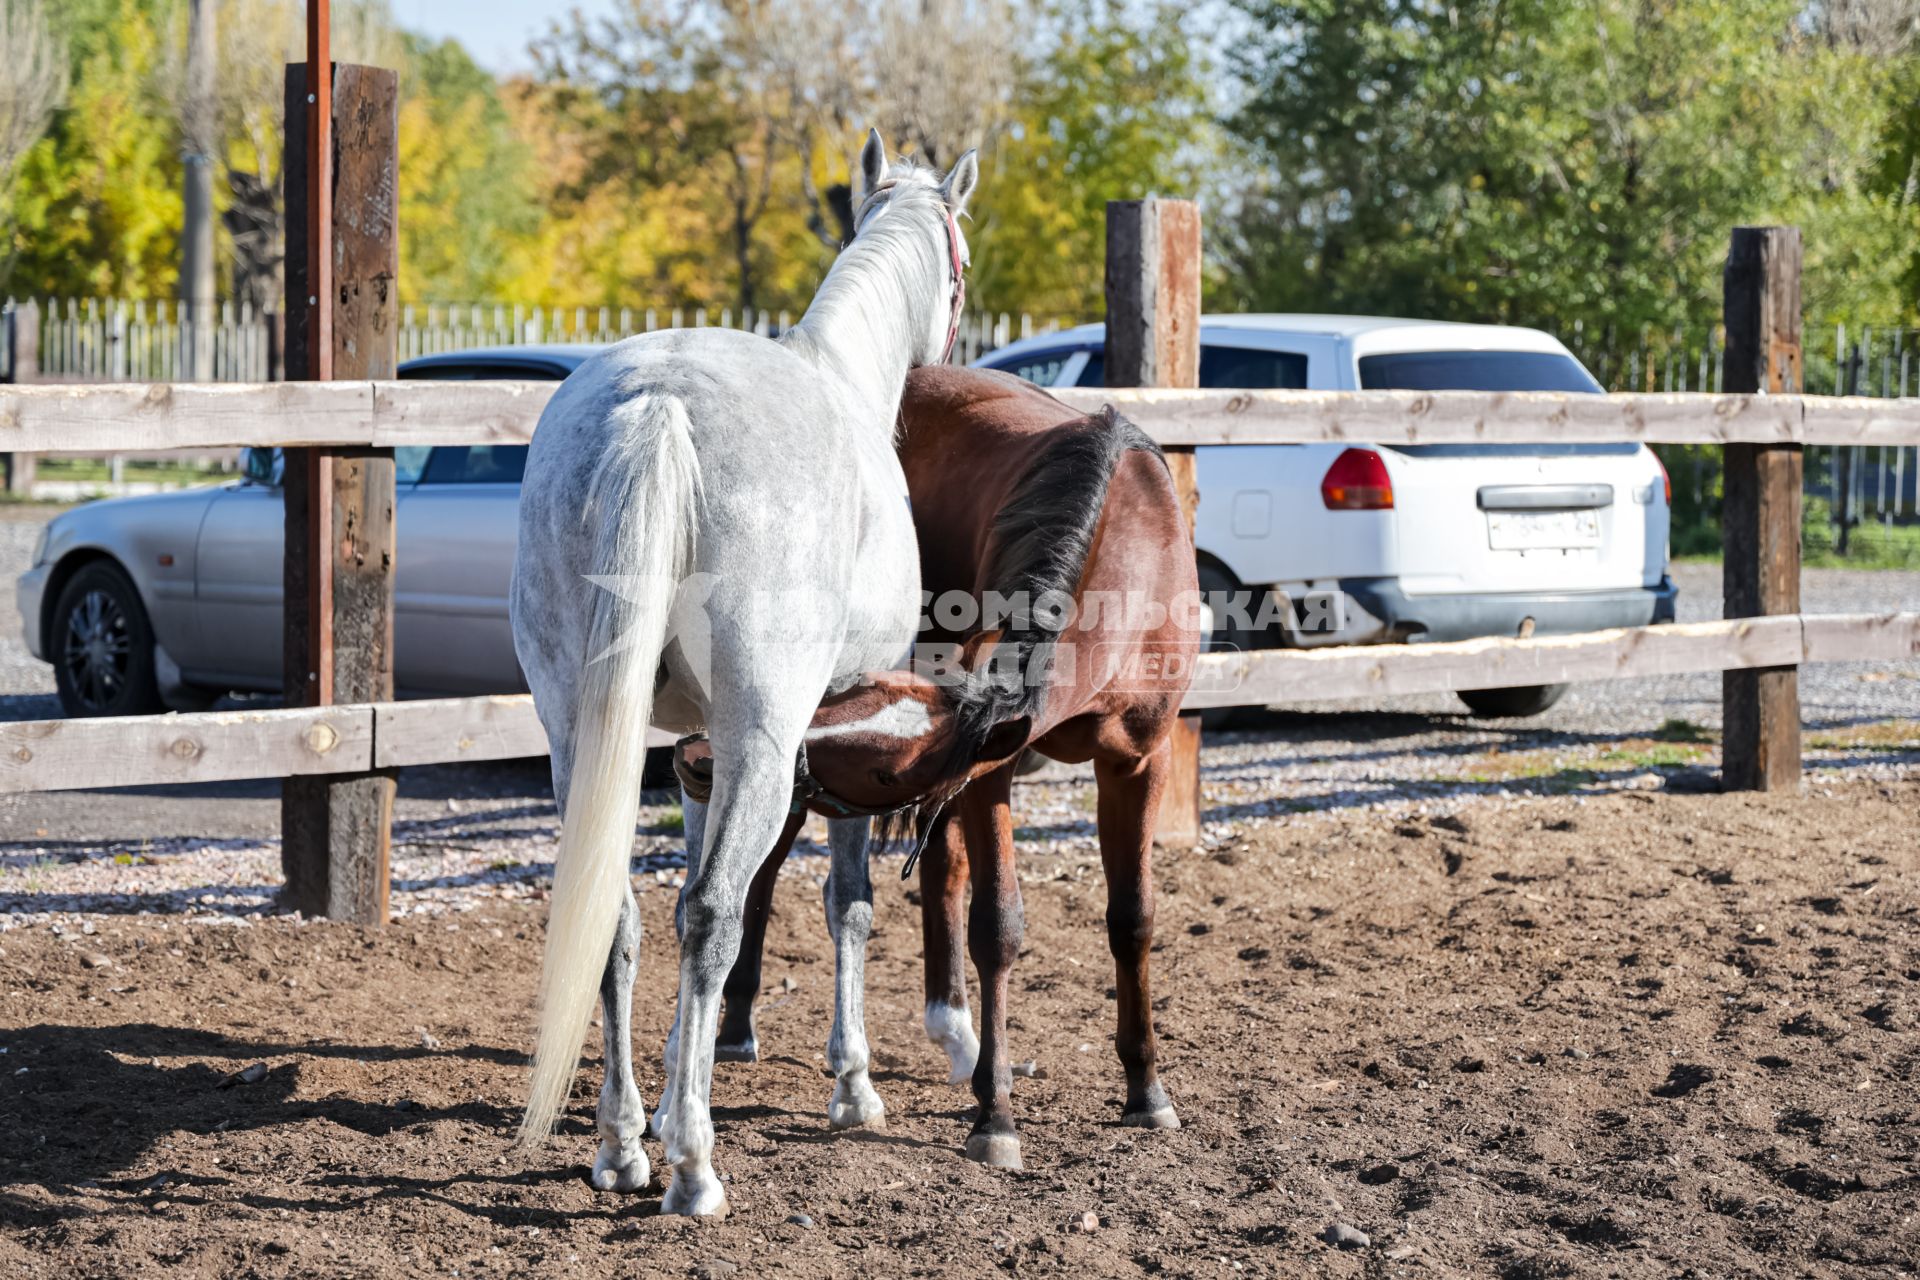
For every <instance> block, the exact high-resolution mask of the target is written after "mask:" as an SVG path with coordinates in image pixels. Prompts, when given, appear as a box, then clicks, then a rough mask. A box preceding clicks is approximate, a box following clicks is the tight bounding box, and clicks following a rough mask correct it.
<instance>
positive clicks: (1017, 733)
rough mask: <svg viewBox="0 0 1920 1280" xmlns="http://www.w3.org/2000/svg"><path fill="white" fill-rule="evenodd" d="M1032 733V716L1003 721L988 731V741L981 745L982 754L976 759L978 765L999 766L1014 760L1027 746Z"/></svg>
mask: <svg viewBox="0 0 1920 1280" xmlns="http://www.w3.org/2000/svg"><path fill="white" fill-rule="evenodd" d="M1032 733H1033V717H1032V716H1015V717H1014V718H1013V719H1011V720H1002V721H1001V722H1000V723H999V724H997V725H995V726H993V728H991V729H989V730H988V731H987V736H986V739H985V740H984V741H982V742H981V744H980V754H979V756H978V757H976V763H979V764H988V763H993V764H999V763H1001V762H1002V761H1006V760H1011V759H1013V757H1015V756H1016V755H1019V754H1020V751H1021V750H1022V748H1024V747H1025V746H1026V745H1027V738H1028V736H1029V735H1030V734H1032Z"/></svg>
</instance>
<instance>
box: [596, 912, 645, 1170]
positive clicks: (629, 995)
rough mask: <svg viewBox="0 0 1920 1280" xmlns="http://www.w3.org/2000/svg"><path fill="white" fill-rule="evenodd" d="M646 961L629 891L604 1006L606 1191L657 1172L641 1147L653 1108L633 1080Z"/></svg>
mask: <svg viewBox="0 0 1920 1280" xmlns="http://www.w3.org/2000/svg"><path fill="white" fill-rule="evenodd" d="M639 964H640V908H639V907H638V906H637V905H635V903H634V900H633V894H632V893H631V892H629V893H628V894H627V896H626V899H625V900H624V901H623V902H622V903H621V904H620V923H619V925H618V926H617V927H616V928H615V930H614V934H613V950H612V951H611V952H610V953H609V954H608V956H607V971H606V974H605V976H603V977H602V978H601V979H600V1006H601V1013H602V1018H601V1021H602V1022H603V1024H604V1025H605V1030H606V1052H605V1067H606V1073H607V1074H606V1080H605V1082H604V1083H602V1084H601V1086H600V1109H599V1111H598V1112H597V1113H596V1115H595V1121H596V1123H597V1124H598V1126H599V1129H600V1154H599V1155H598V1156H597V1157H595V1159H594V1162H593V1185H594V1186H596V1187H598V1188H599V1189H600V1190H602V1191H638V1190H640V1189H641V1188H642V1187H644V1186H646V1185H647V1179H648V1178H649V1177H650V1176H651V1173H652V1170H651V1169H650V1167H649V1166H648V1164H647V1153H646V1151H645V1149H644V1148H642V1147H641V1145H640V1139H641V1137H642V1136H643V1135H644V1134H645V1133H646V1129H647V1108H646V1104H645V1103H643V1102H641V1100H640V1090H639V1088H638V1087H637V1086H636V1085H635V1084H634V1082H633V1025H632V1016H633V976H634V971H635V970H636V969H638V968H639Z"/></svg>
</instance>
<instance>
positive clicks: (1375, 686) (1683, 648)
mask: <svg viewBox="0 0 1920 1280" xmlns="http://www.w3.org/2000/svg"><path fill="white" fill-rule="evenodd" d="M1800 654H1801V633H1800V620H1799V619H1798V618H1747V619H1740V620H1737V621H1732V622H1690V623H1679V624H1668V625H1665V626H1658V627H1620V628H1615V629H1613V630H1610V631H1592V632H1586V633H1583V634H1580V635H1570V636H1546V637H1535V638H1533V639H1530V640H1514V639H1507V638H1504V637H1488V638H1485V639H1480V640H1460V641H1455V642H1452V643H1448V644H1401V645H1362V646H1354V647H1350V648H1333V649H1259V650H1255V651H1253V652H1251V653H1220V654H1203V655H1201V657H1200V660H1199V666H1200V671H1199V673H1198V674H1197V676H1196V678H1195V681H1194V691H1193V692H1192V693H1191V694H1189V695H1188V697H1187V700H1186V702H1185V703H1184V704H1183V708H1184V709H1185V710H1189V711H1198V710H1201V709H1204V708H1206V707H1240V706H1267V705H1270V704H1273V703H1278V702H1312V701H1321V700H1326V699H1336V698H1373V697H1389V696H1394V695H1398V694H1407V693H1455V692H1458V691H1459V690H1461V689H1500V688H1512V687H1516V686H1522V685H1536V684H1560V683H1562V682H1567V681H1576V680H1617V679H1626V678H1631V677H1635V676H1662V675H1675V674H1679V673H1683V672H1691V671H1721V670H1726V669H1729V668H1747V667H1770V666H1780V665H1784V664H1791V663H1795V662H1798V661H1799V660H1800Z"/></svg>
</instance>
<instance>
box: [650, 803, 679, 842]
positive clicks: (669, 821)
mask: <svg viewBox="0 0 1920 1280" xmlns="http://www.w3.org/2000/svg"><path fill="white" fill-rule="evenodd" d="M686 829H687V815H686V814H684V813H682V812H681V811H680V806H679V805H677V804H675V805H668V806H667V807H666V809H664V810H662V811H661V814H660V816H659V817H657V818H655V819H654V820H653V823H652V825H651V826H649V827H648V828H647V830H649V831H652V832H656V833H661V832H671V833H673V834H675V835H681V834H684V833H685V832H686Z"/></svg>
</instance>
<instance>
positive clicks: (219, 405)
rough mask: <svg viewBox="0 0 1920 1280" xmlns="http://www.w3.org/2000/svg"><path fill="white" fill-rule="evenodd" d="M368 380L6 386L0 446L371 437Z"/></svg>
mask: <svg viewBox="0 0 1920 1280" xmlns="http://www.w3.org/2000/svg"><path fill="white" fill-rule="evenodd" d="M372 436H373V388H372V386H371V385H369V384H368V383H364V382H342V383H333V384H321V383H296V382H232V383H186V382H179V383H169V382H114V383H89V384H84V385H51V386H33V387H24V386H12V385H8V386H0V451H10V452H34V453H69V452H71V453H84V452H101V453H109V452H111V453H137V452H144V451H148V450H155V449H215V448H228V447H235V448H237V447H240V446H244V445H275V444H285V445H302V444H314V443H319V442H323V441H325V442H338V443H358V444H368V443H371V441H372Z"/></svg>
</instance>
